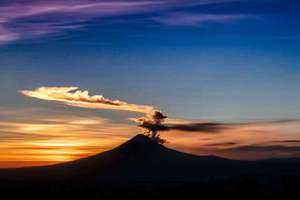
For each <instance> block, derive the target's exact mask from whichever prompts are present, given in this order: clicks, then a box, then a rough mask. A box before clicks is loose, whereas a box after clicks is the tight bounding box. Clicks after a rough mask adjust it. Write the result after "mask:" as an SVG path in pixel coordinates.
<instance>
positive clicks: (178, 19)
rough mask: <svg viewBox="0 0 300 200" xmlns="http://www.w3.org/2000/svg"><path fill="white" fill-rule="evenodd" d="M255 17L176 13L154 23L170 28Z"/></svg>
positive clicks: (155, 19) (159, 17) (157, 18)
mask: <svg viewBox="0 0 300 200" xmlns="http://www.w3.org/2000/svg"><path fill="white" fill-rule="evenodd" d="M250 18H253V16H248V15H241V14H201V13H183V12H175V13H170V14H168V15H162V16H158V17H154V18H153V19H154V21H156V22H158V23H160V24H163V25H168V26H200V25H203V24H204V23H209V22H214V23H228V22H235V21H239V20H243V19H250Z"/></svg>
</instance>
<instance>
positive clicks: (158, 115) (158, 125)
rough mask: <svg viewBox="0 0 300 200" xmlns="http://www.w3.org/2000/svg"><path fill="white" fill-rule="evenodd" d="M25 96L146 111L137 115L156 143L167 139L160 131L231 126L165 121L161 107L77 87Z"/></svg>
mask: <svg viewBox="0 0 300 200" xmlns="http://www.w3.org/2000/svg"><path fill="white" fill-rule="evenodd" d="M21 93H22V94H23V95H25V96H29V97H33V98H37V99H42V100H48V101H56V102H61V103H63V104H66V105H69V106H76V107H83V108H94V109H108V110H120V111H129V112H137V113H143V114H145V116H144V117H140V118H137V119H134V121H135V122H137V123H139V127H140V128H142V129H143V132H144V134H146V135H147V136H148V137H150V138H151V139H152V140H153V141H155V142H157V143H161V144H162V143H164V142H165V140H164V139H162V138H161V137H160V135H159V134H158V132H159V131H169V130H177V131H188V132H206V133H217V132H219V131H220V130H223V129H226V128H228V126H225V125H224V124H220V123H212V122H206V123H188V124H186V123H185V124H182V123H180V124H178V123H177V124H176V123H171V124H165V123H164V120H165V119H166V118H167V116H165V115H164V114H163V113H162V112H161V111H159V110H158V109H156V108H155V107H153V106H149V105H139V104H131V103H127V102H125V101H120V100H111V99H108V98H105V97H104V96H102V95H94V96H90V95H89V92H88V91H86V90H85V91H82V90H80V89H79V88H78V87H39V88H36V89H34V90H22V91H21Z"/></svg>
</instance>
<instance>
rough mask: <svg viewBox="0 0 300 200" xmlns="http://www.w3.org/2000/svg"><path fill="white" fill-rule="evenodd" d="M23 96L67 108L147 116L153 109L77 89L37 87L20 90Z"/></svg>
mask: <svg viewBox="0 0 300 200" xmlns="http://www.w3.org/2000/svg"><path fill="white" fill-rule="evenodd" d="M21 93H22V94H23V95H25V96H29V97H33V98H38V99H42V100H48V101H57V102H62V103H64V104H67V105H69V106H76V107H83V108H95V109H108V110H121V111H129V112H138V113H145V114H149V113H152V112H154V110H155V108H154V107H152V106H147V105H138V104H130V103H127V102H124V101H120V100H111V99H108V98H105V97H103V96H102V95H94V96H90V95H89V92H88V91H87V90H84V91H82V90H80V89H79V88H78V87H39V88H37V89H34V90H22V91H21Z"/></svg>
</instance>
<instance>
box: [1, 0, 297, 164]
mask: <svg viewBox="0 0 300 200" xmlns="http://www.w3.org/2000/svg"><path fill="white" fill-rule="evenodd" d="M299 19H300V2H299V1H297V0H286V1H281V0H145V1H143V0H139V1H138V0H124V1H122V0H93V1H92V0H64V1H59V0H51V1H50V0H43V1H42V0H4V1H1V2H0V92H1V94H2V95H1V96H0V167H7V166H8V167H10V166H23V165H32V164H45V163H53V162H58V161H66V160H70V159H75V158H78V157H81V156H86V155H90V154H93V153H96V152H101V151H104V150H107V149H110V148H112V147H113V146H116V145H117V144H120V143H121V142H123V141H125V140H126V139H128V138H130V137H132V136H133V135H134V134H136V133H138V132H139V131H140V130H139V129H138V128H137V127H136V124H135V123H134V122H133V121H132V120H131V118H135V117H139V116H143V113H145V112H136V111H134V112H129V111H130V109H131V108H132V105H134V106H149V107H155V108H158V109H160V110H162V111H163V112H164V113H165V114H166V115H168V116H169V117H170V119H169V121H168V123H171V124H172V123H173V124H174V123H175V124H178V123H179V124H195V123H196V124H199V123H207V122H214V123H216V124H218V125H221V128H218V129H217V131H214V132H210V131H201V130H198V129H197V130H196V131H186V130H185V131H184V130H173V131H166V132H163V133H162V136H164V137H165V138H167V140H168V143H167V144H166V145H167V146H170V147H173V148H177V149H179V150H183V151H187V152H192V153H196V154H199V155H201V154H215V155H219V156H225V157H230V158H235V159H240V158H243V159H260V158H268V157H274V156H275V157H276V156H280V157H282V156H299V155H300V131H298V130H300V88H299V85H300V68H299V63H300V62H299V61H300V20H299ZM42 86H47V87H80V88H81V89H82V90H88V91H89V93H90V95H104V97H105V98H108V100H109V99H113V100H115V99H117V100H121V101H122V102H123V101H124V102H125V103H126V102H128V103H129V107H128V105H127V104H125V105H123V108H124V109H121V110H115V109H107V108H105V109H103V107H101V108H100V109H99V107H97V108H95V107H93V108H87V107H82V106H81V107H80V106H79V107H78V106H77V107H71V106H68V105H64V104H62V103H59V102H56V101H45V99H44V101H43V100H41V98H40V99H37V98H29V97H28V95H27V96H26V95H23V94H22V93H20V91H23V90H27V91H34V90H35V89H36V88H39V87H42ZM29 96H30V95H29ZM149 107H147V108H149ZM129 108H130V109H129ZM134 108H135V109H141V107H134ZM144 108H145V107H142V109H144ZM131 111H132V110H131ZM139 111H140V110H139ZM218 127H219V126H218ZM193 130H194V129H193ZM214 130H215V129H214ZM12 150H13V151H12Z"/></svg>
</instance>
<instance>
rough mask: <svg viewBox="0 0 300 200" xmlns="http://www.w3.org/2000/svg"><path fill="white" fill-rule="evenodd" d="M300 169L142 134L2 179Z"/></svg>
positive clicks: (159, 178)
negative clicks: (191, 149) (208, 152)
mask: <svg viewBox="0 0 300 200" xmlns="http://www.w3.org/2000/svg"><path fill="white" fill-rule="evenodd" d="M299 174H300V161H299V159H271V160H264V161H237V160H229V159H224V158H219V157H215V156H195V155H191V154H187V153H182V152H178V151H175V150H172V149H169V148H166V147H164V146H162V145H160V144H157V143H156V142H154V141H153V140H151V139H150V138H148V137H147V136H145V135H141V134H139V135H137V136H135V137H133V138H132V139H131V140H129V141H127V142H125V143H124V144H122V145H120V146H118V147H116V148H115V149H113V150H110V151H107V152H103V153H100V154H97V155H94V156H90V157H87V158H82V159H79V160H75V161H71V162H66V163H61V164H56V165H50V166H43V167H26V168H19V169H2V170H0V181H1V180H16V181H17V180H22V181H24V180H59V181H62V180H78V181H79V180H80V181H84V182H98V183H101V182H105V183H107V182H111V183H124V182H125V183H127V182H141V181H151V182H163V181H204V180H211V179H226V178H239V177H245V176H256V177H259V178H269V177H274V176H285V175H294V176H299Z"/></svg>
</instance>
